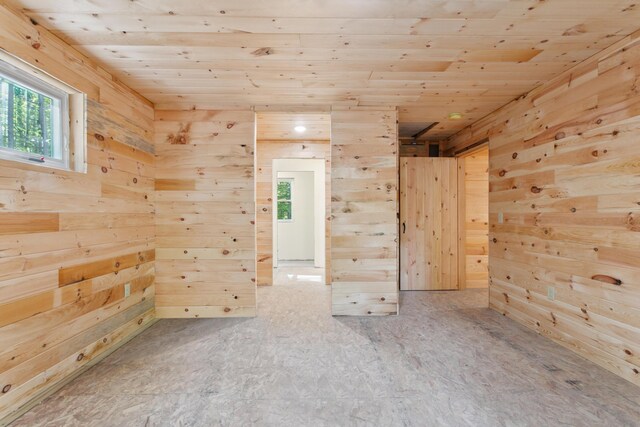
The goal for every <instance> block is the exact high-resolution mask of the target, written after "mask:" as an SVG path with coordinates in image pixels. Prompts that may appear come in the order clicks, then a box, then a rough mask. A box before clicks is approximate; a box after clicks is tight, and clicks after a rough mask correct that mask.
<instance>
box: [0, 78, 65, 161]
mask: <svg viewBox="0 0 640 427" xmlns="http://www.w3.org/2000/svg"><path fill="white" fill-rule="evenodd" d="M56 103H57V102H56V101H55V100H54V99H52V98H50V97H48V96H46V95H43V94H41V93H38V92H36V91H33V90H31V89H28V88H26V87H23V86H21V85H19V84H17V83H15V82H12V81H10V80H7V79H6V78H3V77H2V76H0V147H2V148H8V149H11V150H16V151H21V152H24V153H33V154H35V155H40V156H44V157H49V158H56V159H61V158H62V153H61V152H60V151H61V150H59V149H56V147H55V146H54V141H55V138H56V135H55V132H56V129H55V128H56V126H55V124H54V123H55V109H56V108H57V106H56Z"/></svg>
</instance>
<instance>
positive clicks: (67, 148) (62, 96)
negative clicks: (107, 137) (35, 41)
mask: <svg viewBox="0 0 640 427" xmlns="http://www.w3.org/2000/svg"><path fill="white" fill-rule="evenodd" d="M0 75H2V77H4V78H5V79H7V80H9V81H12V82H14V83H15V84H17V85H19V86H23V87H25V88H27V89H29V90H32V91H35V92H38V93H41V94H42V95H44V96H47V97H49V98H52V99H53V100H54V102H55V103H58V104H59V108H54V111H55V112H54V128H55V130H54V134H56V138H58V141H52V143H53V146H54V147H56V148H54V150H60V151H59V152H60V154H61V155H60V157H61V158H59V159H56V158H53V157H43V156H42V155H40V154H38V153H26V152H24V151H20V150H14V149H11V148H8V147H0V159H2V160H9V161H16V162H21V163H28V164H31V165H38V166H41V167H49V168H55V169H62V170H68V171H76V172H82V173H86V171H87V164H86V95H85V94H84V93H82V92H79V91H77V90H76V89H73V88H72V87H70V86H68V85H66V84H65V83H63V82H61V81H59V80H57V79H55V78H53V77H51V76H49V75H47V74H45V73H43V72H42V71H40V70H38V69H37V68H35V67H33V66H31V65H30V64H27V63H26V62H23V61H21V60H20V59H17V58H15V57H13V56H11V55H9V54H7V53H5V52H3V51H0Z"/></svg>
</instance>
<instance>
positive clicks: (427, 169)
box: [400, 157, 459, 291]
mask: <svg viewBox="0 0 640 427" xmlns="http://www.w3.org/2000/svg"><path fill="white" fill-rule="evenodd" d="M457 193H458V172H457V161H456V159H455V158H446V157H403V158H401V159H400V290H403V291H435V290H450V289H459V285H458V200H457V198H458V194H457Z"/></svg>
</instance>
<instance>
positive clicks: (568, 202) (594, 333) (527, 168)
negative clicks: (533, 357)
mask: <svg viewBox="0 0 640 427" xmlns="http://www.w3.org/2000/svg"><path fill="white" fill-rule="evenodd" d="M639 41H640V37H638V36H634V37H628V38H626V39H625V40H624V41H623V42H622V43H618V44H616V45H614V46H612V47H611V48H609V49H607V50H605V51H603V52H602V53H600V54H598V55H597V56H596V57H594V58H593V59H591V60H589V61H587V62H585V63H582V64H580V65H578V66H577V67H576V68H574V69H573V70H571V71H570V72H568V73H565V74H563V75H561V76H559V77H558V78H557V79H555V80H553V81H551V82H550V83H549V84H546V85H544V86H542V87H540V88H538V89H536V90H534V91H533V92H531V93H529V94H528V95H527V96H525V97H523V98H522V99H520V100H517V101H515V102H513V103H511V104H509V105H508V106H506V107H504V108H502V109H501V110H499V111H497V112H496V113H494V114H493V115H491V116H489V117H487V118H486V119H484V120H482V121H481V122H479V123H477V124H476V125H474V126H472V127H470V128H468V129H466V130H465V131H464V132H462V133H461V134H459V135H458V136H457V137H456V138H454V139H452V140H451V141H450V143H449V149H450V150H455V149H460V148H462V147H464V146H465V145H468V144H472V143H474V142H476V141H479V140H481V139H483V138H485V137H488V138H489V141H490V142H489V148H490V171H489V172H490V178H489V179H490V195H489V223H490V235H489V237H490V251H489V271H490V295H491V297H490V305H491V307H492V308H493V309H495V310H497V311H499V312H501V313H503V314H505V315H506V316H509V317H511V318H513V319H515V320H517V321H518V322H521V323H523V324H525V325H527V326H529V327H531V328H533V329H535V330H536V331H538V332H539V333H541V334H543V335H546V336H548V337H550V338H552V339H553V340H555V341H557V342H558V343H560V344H562V345H563V346H565V347H567V348H570V349H572V350H574V351H576V352H577V353H579V354H581V355H582V356H584V357H586V358H588V359H590V360H592V361H594V362H596V363H598V364H600V365H601V366H603V367H605V368H606V369H609V370H610V371H612V372H614V373H617V374H618V375H620V376H622V377H624V378H626V379H628V380H629V381H632V382H634V383H636V384H640V357H639V355H640V345H639V343H640V310H639V309H638V307H640V262H639V261H638V260H640V148H639V146H638V133H639V132H640V95H639V94H638V91H637V84H638V81H639V79H640V44H639ZM499 215H503V217H504V221H503V222H502V223H500V222H498V217H499ZM549 288H553V289H555V299H554V298H549V297H548V290H549Z"/></svg>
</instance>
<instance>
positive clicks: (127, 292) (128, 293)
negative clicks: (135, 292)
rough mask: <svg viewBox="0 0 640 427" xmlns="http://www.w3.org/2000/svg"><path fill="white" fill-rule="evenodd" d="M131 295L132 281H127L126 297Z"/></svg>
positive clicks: (125, 286) (125, 285)
mask: <svg viewBox="0 0 640 427" xmlns="http://www.w3.org/2000/svg"><path fill="white" fill-rule="evenodd" d="M129 295H131V283H125V284H124V297H125V298H126V297H128V296H129Z"/></svg>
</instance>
